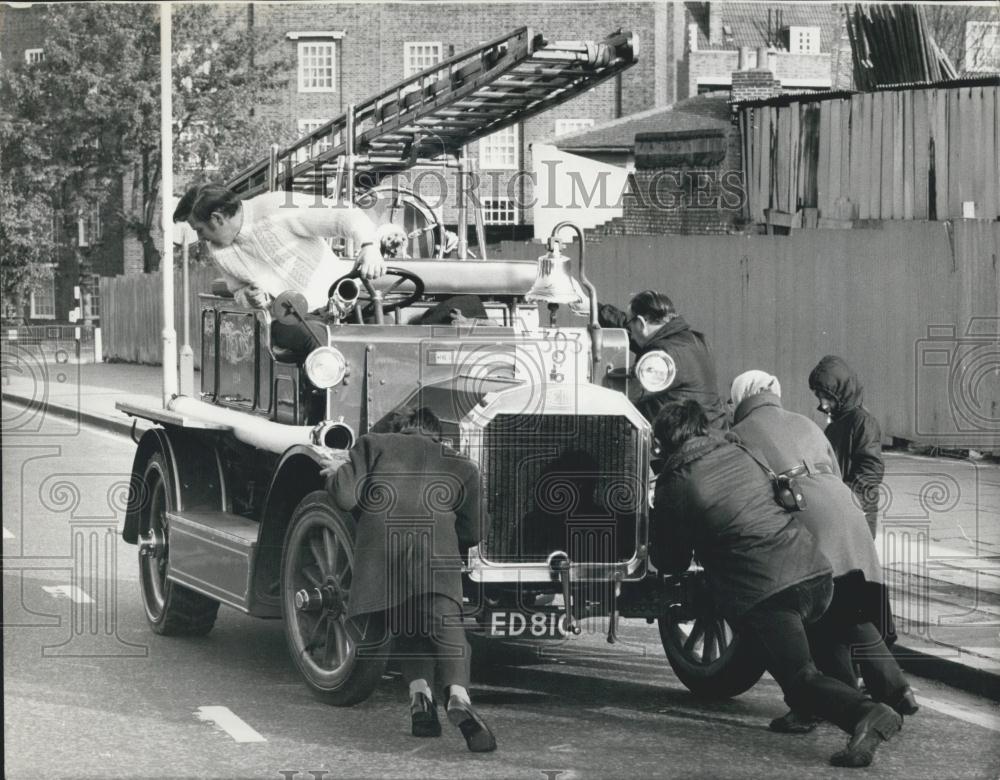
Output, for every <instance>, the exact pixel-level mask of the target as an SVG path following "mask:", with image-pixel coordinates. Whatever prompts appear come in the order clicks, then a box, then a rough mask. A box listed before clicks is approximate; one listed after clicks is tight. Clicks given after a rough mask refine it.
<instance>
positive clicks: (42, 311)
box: [30, 275, 56, 320]
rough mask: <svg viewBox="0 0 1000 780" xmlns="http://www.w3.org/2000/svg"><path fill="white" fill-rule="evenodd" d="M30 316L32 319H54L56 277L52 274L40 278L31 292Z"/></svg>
mask: <svg viewBox="0 0 1000 780" xmlns="http://www.w3.org/2000/svg"><path fill="white" fill-rule="evenodd" d="M30 302H31V312H30V315H31V318H32V319H33V320H54V319H55V318H56V278H55V276H54V275H52V276H49V277H48V278H47V279H42V280H41V281H40V282H39V283H38V287H37V288H36V289H34V290H32V292H31V296H30Z"/></svg>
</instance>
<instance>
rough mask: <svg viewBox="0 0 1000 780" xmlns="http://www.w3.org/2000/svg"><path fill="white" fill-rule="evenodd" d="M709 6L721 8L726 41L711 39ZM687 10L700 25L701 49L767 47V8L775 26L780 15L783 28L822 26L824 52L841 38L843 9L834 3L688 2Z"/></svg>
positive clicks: (699, 44)
mask: <svg viewBox="0 0 1000 780" xmlns="http://www.w3.org/2000/svg"><path fill="white" fill-rule="evenodd" d="M710 5H717V6H719V7H720V8H721V14H722V23H723V24H724V25H727V26H728V27H729V28H730V30H731V32H732V36H731V37H730V36H725V37H724V41H723V42H721V43H717V44H710V43H709V42H708V18H709V8H708V6H710ZM687 10H688V15H689V18H690V20H691V21H692V22H693V23H695V24H697V25H698V48H699V49H708V50H717V49H739V48H740V47H741V46H749V47H751V48H753V49H756V48H757V47H758V46H766V45H767V44H768V40H767V12H768V11H771V26H772V28H774V27H775V26H776V25H777V24H778V19H777V15H778V14H780V17H781V19H780V24H781V27H790V26H802V27H819V28H820V47H819V48H820V51H821V52H822V53H824V54H825V53H827V52H829V51H830V50H831V49H832V48H833V42H834V40H835V39H836V38H839V37H840V29H841V17H840V10H839V7H838V6H837V5H834V4H831V3H825V2H797V3H729V2H726V3H688V4H687ZM778 32H779V33H780V30H778Z"/></svg>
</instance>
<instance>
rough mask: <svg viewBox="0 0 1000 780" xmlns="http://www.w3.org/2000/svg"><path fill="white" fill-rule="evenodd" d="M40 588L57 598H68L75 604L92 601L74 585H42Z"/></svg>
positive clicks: (92, 601)
mask: <svg viewBox="0 0 1000 780" xmlns="http://www.w3.org/2000/svg"><path fill="white" fill-rule="evenodd" d="M42 590H44V591H45V592H46V593H48V594H49V595H50V596H52V597H54V598H57V599H69V600H70V601H75V602H76V603H77V604H93V603H94V600H93V599H92V598H91V597H90V596H88V595H87V594H86V592H85V591H83V590H81V589H80V588H78V587H76V585H43V586H42Z"/></svg>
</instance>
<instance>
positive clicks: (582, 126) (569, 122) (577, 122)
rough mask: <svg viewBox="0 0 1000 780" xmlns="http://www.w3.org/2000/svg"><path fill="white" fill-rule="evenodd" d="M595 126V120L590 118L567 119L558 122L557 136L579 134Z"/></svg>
mask: <svg viewBox="0 0 1000 780" xmlns="http://www.w3.org/2000/svg"><path fill="white" fill-rule="evenodd" d="M593 126H594V120H593V119H591V118H590V117H567V118H565V119H557V120H556V135H557V136H560V135H569V134H570V133H578V132H579V131H581V130H586V129H587V128H588V127H593Z"/></svg>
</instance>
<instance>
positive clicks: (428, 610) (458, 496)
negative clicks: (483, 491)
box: [321, 407, 496, 753]
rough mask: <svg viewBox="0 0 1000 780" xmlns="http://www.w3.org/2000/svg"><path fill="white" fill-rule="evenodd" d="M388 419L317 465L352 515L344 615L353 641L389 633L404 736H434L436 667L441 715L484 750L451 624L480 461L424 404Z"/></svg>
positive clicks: (485, 733) (462, 646)
mask: <svg viewBox="0 0 1000 780" xmlns="http://www.w3.org/2000/svg"><path fill="white" fill-rule="evenodd" d="M390 427H391V430H392V432H391V433H369V434H367V435H365V436H362V437H361V438H359V439H358V441H357V443H356V444H355V445H354V447H353V448H352V449H351V451H350V458H349V460H348V461H347V462H346V463H342V464H341V463H337V464H331V465H330V466H329V467H327V468H324V469H323V471H322V472H321V473H322V474H323V475H324V476H325V477H326V487H327V490H328V491H329V492H330V494H331V495H332V496H333V499H334V501H335V502H336V503H337V505H338V506H340V508H341V509H343V510H344V511H345V512H352V511H353V512H356V513H357V514H358V524H357V538H356V541H355V551H354V558H355V564H354V570H353V574H352V579H351V588H350V594H349V597H348V599H347V616H348V618H349V620H350V621H351V625H352V626H353V627H355V628H357V629H358V630H357V634H358V636H357V641H358V644H359V646H361V645H367V644H370V645H373V646H380V645H382V644H384V641H385V640H384V637H385V636H386V634H388V635H391V636H393V637H395V651H396V652H397V653H398V654H399V655H400V656H401V666H402V671H403V677H404V678H405V679H406V680H407V681H408V682H409V686H410V718H411V730H412V733H413V736H415V737H438V736H440V735H441V724H440V721H439V720H438V715H437V708H436V706H435V704H434V694H433V690H432V686H433V683H434V679H435V672H437V682H438V683H440V684H441V685H443V687H444V691H445V700H446V702H447V704H446V711H447V714H448V719H449V720H450V721H451V722H452V723H453V724H455V725H456V726H458V728H459V729H460V730H461V732H462V735H463V736H464V737H465V741H466V744H467V746H468V748H469V750H471V751H472V752H475V753H481V752H488V751H492V750H495V749H496V739H495V737H494V736H493V732H492V731H491V730H490V728H489V726H487V725H486V723H485V721H483V719H482V718H481V717H480V716H479V714H478V713H477V712H476V711H475V710H474V709H473V707H472V703H471V700H470V697H469V691H468V687H469V658H470V648H469V643H468V640H467V639H466V638H465V629H464V628H463V627H462V625H461V623H460V618H461V615H462V580H461V566H462V561H461V554H462V553H463V552H464V551H467V550H468V548H469V547H471V546H472V545H474V544H477V543H478V542H479V541H480V539H481V537H482V531H481V524H480V506H479V495H480V492H479V469H478V468H477V467H476V464H475V463H473V462H472V461H471V460H469V459H468V458H466V457H465V456H463V455H460V454H459V453H458V452H455V451H454V450H452V449H450V448H449V447H447V446H446V445H445V444H443V443H442V442H441V422H440V420H439V419H438V418H437V415H435V414H434V412H433V411H431V410H430V409H428V408H426V407H422V408H419V409H407V410H404V411H402V412H400V413H398V414H396V415H395V417H394V418H393V420H392V424H391V426H390ZM362 626H365V627H373V628H370V629H369V628H365V629H362V628H361V627H362ZM369 635H370V636H369Z"/></svg>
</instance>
